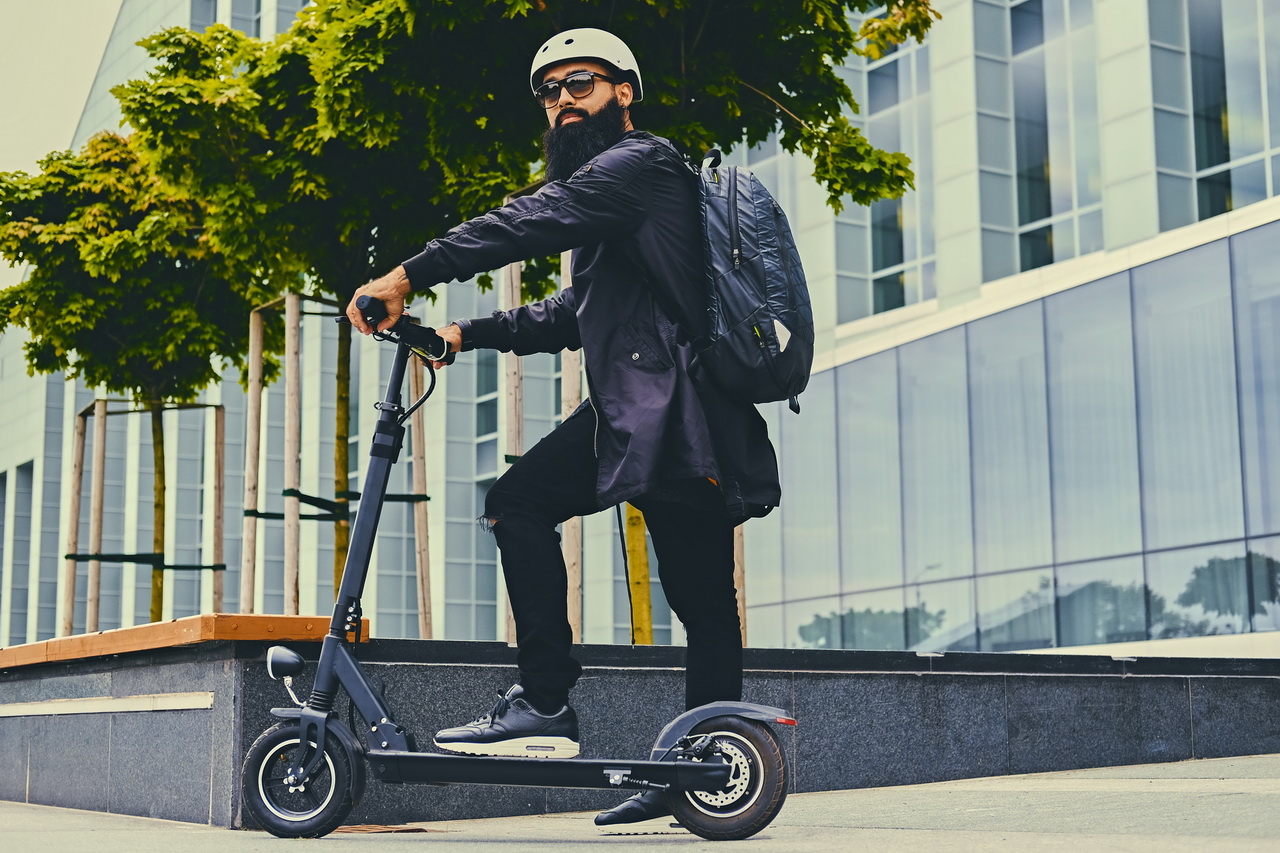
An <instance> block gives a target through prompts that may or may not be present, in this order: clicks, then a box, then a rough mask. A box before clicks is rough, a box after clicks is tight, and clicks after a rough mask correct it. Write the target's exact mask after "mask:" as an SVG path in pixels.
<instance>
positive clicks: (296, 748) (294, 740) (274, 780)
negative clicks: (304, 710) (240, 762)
mask: <svg viewBox="0 0 1280 853" xmlns="http://www.w3.org/2000/svg"><path fill="white" fill-rule="evenodd" d="M324 741H325V742H324V754H323V755H322V756H321V757H320V764H319V766H318V767H317V768H316V771H315V773H314V774H312V775H311V777H310V778H308V779H304V780H303V781H302V783H301V784H292V785H291V784H290V783H289V782H287V781H286V779H285V777H286V776H287V775H288V771H289V767H290V766H291V765H293V764H294V762H295V761H298V760H300V759H301V758H302V749H301V747H302V733H301V727H300V726H299V725H298V723H297V722H285V723H279V724H277V725H274V726H272V727H271V728H269V729H267V730H266V731H265V732H263V733H262V734H260V735H259V736H258V739H257V740H256V741H254V742H253V746H251V747H249V752H248V754H247V755H245V758H244V767H243V769H242V770H241V773H240V778H241V790H242V791H243V793H244V804H245V807H246V808H247V809H248V810H249V812H250V813H251V814H252V815H253V817H254V820H256V821H257V822H258V824H259V825H260V826H261V827H262V828H263V829H265V830H266V831H267V832H269V833H271V834H272V835H275V836H278V837H280V838H319V837H320V836H322V835H328V834H329V833H330V832H333V831H334V830H335V829H337V828H338V827H339V826H341V825H342V822H343V821H344V820H346V819H347V815H349V814H350V813H351V809H352V807H353V805H354V804H355V802H356V800H357V799H359V796H360V794H361V793H362V792H361V791H357V790H355V788H356V785H358V784H359V780H358V779H357V777H358V776H359V775H360V774H357V773H356V772H354V768H353V767H352V757H351V756H350V755H349V754H348V752H347V750H346V749H345V748H343V745H342V743H341V741H340V740H339V739H338V738H337V736H335V735H334V734H333V732H327V733H326V735H325V739H324ZM311 745H312V746H314V744H311Z"/></svg>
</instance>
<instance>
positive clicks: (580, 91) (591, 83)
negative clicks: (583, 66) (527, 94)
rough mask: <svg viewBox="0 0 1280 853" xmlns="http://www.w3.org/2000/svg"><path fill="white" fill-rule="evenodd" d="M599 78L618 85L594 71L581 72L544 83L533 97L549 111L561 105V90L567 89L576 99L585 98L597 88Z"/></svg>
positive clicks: (613, 80) (535, 91) (615, 81)
mask: <svg viewBox="0 0 1280 853" xmlns="http://www.w3.org/2000/svg"><path fill="white" fill-rule="evenodd" d="M597 77H599V78H600V79H601V80H604V81H606V82H608V83H617V82H618V81H617V80H615V79H613V78H612V77H607V76H605V75H604V74H597V73H596V72H594V71H579V72H577V73H576V74H570V75H569V76H568V77H565V78H564V79H563V80H551V81H550V82H547V83H543V84H542V85H541V86H539V87H538V88H536V89H534V90H533V97H534V98H536V99H537V101H538V103H539V104H541V105H542V108H543V109H544V110H549V109H551V108H552V107H554V106H555V105H556V104H558V103H560V90H561V89H565V90H567V91H568V92H569V94H570V95H572V96H573V97H574V98H585V97H586V96H587V95H590V94H591V93H592V92H593V91H595V88H596V78H597Z"/></svg>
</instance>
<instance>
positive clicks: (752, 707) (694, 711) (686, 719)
mask: <svg viewBox="0 0 1280 853" xmlns="http://www.w3.org/2000/svg"><path fill="white" fill-rule="evenodd" d="M733 716H737V717H746V718H747V719H748V720H759V721H760V722H762V723H783V724H784V725H790V726H794V725H795V720H794V719H792V718H791V713H790V712H789V711H784V710H782V709H781V708H774V707H771V706H769V705H757V704H755V703H754V702H708V703H707V704H706V705H699V706H698V707H696V708H690V709H689V710H688V711H685V712H684V713H683V714H681V715H680V716H678V717H676V718H675V719H674V720H672V721H671V722H669V723H667V725H666V727H665V728H664V729H663V730H662V731H660V732H659V733H658V739H657V740H656V741H654V742H653V749H652V750H651V751H650V752H649V759H650V760H651V761H662V760H663V759H668V758H671V756H672V755H673V754H674V752H675V751H674V749H673V747H675V745H676V743H677V742H678V741H679V740H680V738H682V737H684V736H685V735H687V734H688V733H689V730H690V729H692V728H693V727H694V726H696V725H697V724H698V723H700V722H702V721H703V720H709V719H711V718H712V717H733Z"/></svg>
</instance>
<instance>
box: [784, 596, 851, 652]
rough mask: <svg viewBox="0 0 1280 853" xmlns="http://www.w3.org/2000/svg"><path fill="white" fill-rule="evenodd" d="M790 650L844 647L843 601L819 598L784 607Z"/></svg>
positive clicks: (787, 640) (787, 641)
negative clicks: (842, 629) (841, 602)
mask: <svg viewBox="0 0 1280 853" xmlns="http://www.w3.org/2000/svg"><path fill="white" fill-rule="evenodd" d="M784 607H785V614H786V615H785V617H784V618H785V619H786V629H787V633H786V648H788V649H839V648H843V647H844V646H843V643H842V640H841V637H842V635H841V633H840V622H841V619H840V599H838V598H819V599H812V600H809V601H797V602H792V603H790V604H787V605H784Z"/></svg>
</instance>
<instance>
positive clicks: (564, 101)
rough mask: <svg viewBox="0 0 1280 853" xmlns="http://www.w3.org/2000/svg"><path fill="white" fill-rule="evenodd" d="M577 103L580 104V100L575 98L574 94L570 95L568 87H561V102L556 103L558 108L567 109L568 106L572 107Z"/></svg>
mask: <svg viewBox="0 0 1280 853" xmlns="http://www.w3.org/2000/svg"><path fill="white" fill-rule="evenodd" d="M577 102H578V99H577V98H575V97H574V96H573V95H572V94H570V92H569V87H568V86H561V87H560V100H558V101H556V104H557V105H558V106H560V107H561V108H563V107H567V106H572V105H573V104H576V103H577Z"/></svg>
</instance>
